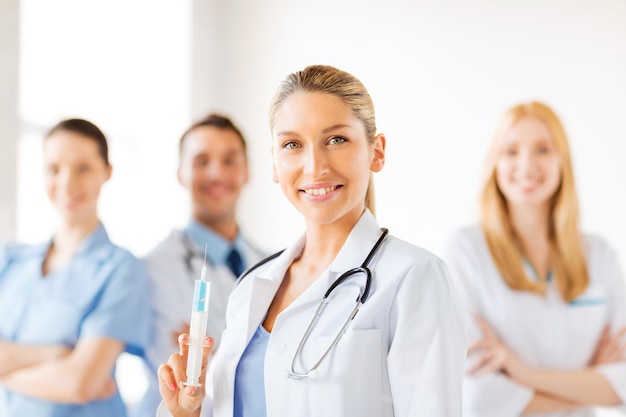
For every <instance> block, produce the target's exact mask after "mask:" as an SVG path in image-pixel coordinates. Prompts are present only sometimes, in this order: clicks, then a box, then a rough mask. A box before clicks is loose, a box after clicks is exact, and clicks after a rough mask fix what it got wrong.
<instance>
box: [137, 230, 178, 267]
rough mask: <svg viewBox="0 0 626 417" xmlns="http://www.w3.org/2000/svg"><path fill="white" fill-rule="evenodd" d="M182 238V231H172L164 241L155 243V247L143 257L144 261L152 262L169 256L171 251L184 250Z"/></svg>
mask: <svg viewBox="0 0 626 417" xmlns="http://www.w3.org/2000/svg"><path fill="white" fill-rule="evenodd" d="M184 238H185V237H184V236H183V231H182V230H178V229H175V230H172V231H171V232H170V233H169V234H168V235H167V237H165V239H163V240H162V241H160V242H159V243H157V245H156V246H155V247H154V248H153V249H152V250H151V251H150V252H148V253H147V254H146V255H145V256H144V259H146V260H148V261H152V260H157V259H159V258H161V257H163V256H168V255H170V256H171V254H172V252H173V251H174V252H178V251H180V250H182V249H184V243H183V239H184Z"/></svg>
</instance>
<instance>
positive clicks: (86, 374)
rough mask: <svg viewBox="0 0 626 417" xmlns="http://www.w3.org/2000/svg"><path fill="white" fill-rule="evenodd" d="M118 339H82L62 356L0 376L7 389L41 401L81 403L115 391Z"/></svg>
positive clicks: (102, 397)
mask: <svg viewBox="0 0 626 417" xmlns="http://www.w3.org/2000/svg"><path fill="white" fill-rule="evenodd" d="M123 349H124V344H123V343H122V342H120V341H117V340H113V339H105V338H85V339H82V340H80V341H79V342H78V344H77V345H76V347H75V348H74V349H73V350H72V352H71V353H70V354H69V355H67V356H65V357H62V358H57V359H54V360H51V361H47V362H43V363H40V364H37V365H33V366H30V367H26V368H21V369H18V370H16V371H14V372H11V373H10V374H8V375H5V376H2V377H0V384H1V385H3V386H4V387H6V388H7V389H9V390H11V391H15V392H19V393H22V394H25V395H28V396H31V397H35V398H38V399H41V400H46V401H54V402H59V403H71V404H84V403H88V402H90V401H94V400H98V399H104V398H107V397H110V396H111V395H113V394H114V393H115V390H116V387H115V382H114V380H113V377H112V371H113V367H114V366H115V360H116V359H117V357H118V355H119V354H120V353H121V352H122V350H123Z"/></svg>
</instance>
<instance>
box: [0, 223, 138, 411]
mask: <svg viewBox="0 0 626 417" xmlns="http://www.w3.org/2000/svg"><path fill="white" fill-rule="evenodd" d="M50 244H51V242H47V243H45V244H41V245H14V246H7V247H0V318H1V319H0V340H3V341H8V342H13V343H18V344H61V345H66V346H69V347H73V346H75V345H76V344H77V342H78V340H79V339H80V338H86V337H91V338H110V339H115V340H119V341H121V342H123V343H125V345H126V348H125V350H126V351H127V352H129V353H131V354H135V355H143V351H144V347H145V346H147V344H148V343H149V337H150V335H149V331H150V330H149V329H150V326H149V322H148V320H149V316H150V310H149V303H148V291H149V283H148V276H147V272H146V270H145V267H144V266H143V263H142V262H141V261H140V260H138V259H137V258H135V257H134V256H133V255H132V254H131V253H130V252H128V251H126V250H124V249H121V248H119V247H118V246H115V245H114V244H112V243H111V241H110V240H109V237H108V235H107V233H106V231H105V229H104V227H103V226H102V225H100V226H99V227H98V228H97V229H96V230H94V231H93V232H92V233H91V234H90V235H89V236H87V237H85V239H84V240H83V242H82V243H81V245H80V247H79V249H78V250H77V252H76V253H75V254H74V256H73V258H72V259H71V261H70V262H69V264H68V265H67V266H65V267H64V268H63V269H61V270H59V271H55V272H53V273H50V274H48V275H46V276H45V277H44V276H42V265H43V261H44V259H45V256H46V253H47V251H48V249H49V247H50ZM112 374H113V370H112ZM0 416H37V417H61V416H63V417H67V416H72V417H82V416H85V417H87V416H89V417H99V416H103V417H104V416H107V417H108V416H120V417H124V416H126V409H125V405H124V403H123V402H122V399H121V397H120V395H119V392H118V393H116V394H115V395H114V396H112V397H111V398H108V399H106V400H102V401H95V402H91V403H88V404H83V405H78V404H58V403H52V402H49V401H42V400H39V399H36V398H32V397H28V396H25V395H21V394H18V393H15V392H11V391H8V390H6V389H3V388H2V387H0Z"/></svg>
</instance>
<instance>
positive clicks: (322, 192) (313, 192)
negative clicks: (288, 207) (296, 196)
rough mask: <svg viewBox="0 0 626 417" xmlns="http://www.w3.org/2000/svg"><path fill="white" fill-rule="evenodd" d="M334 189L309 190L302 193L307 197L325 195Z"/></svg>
mask: <svg viewBox="0 0 626 417" xmlns="http://www.w3.org/2000/svg"><path fill="white" fill-rule="evenodd" d="M335 189H337V187H324V188H309V189H306V190H304V192H305V193H307V194H308V195H326V194H327V193H330V192H331V191H334V190H335Z"/></svg>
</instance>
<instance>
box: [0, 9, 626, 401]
mask: <svg viewBox="0 0 626 417" xmlns="http://www.w3.org/2000/svg"><path fill="white" fill-rule="evenodd" d="M309 64H329V65H333V66H336V67H339V68H341V69H344V70H346V71H348V72H351V73H353V74H354V75H356V76H357V77H358V78H360V79H361V81H362V82H363V83H364V84H365V86H366V87H367V88H368V90H369V92H370V94H371V95H372V97H373V99H374V104H375V107H376V112H377V124H378V129H379V131H380V132H383V133H385V134H386V135H387V140H388V142H387V146H388V152H387V165H386V167H385V169H384V170H383V171H382V172H381V173H380V174H378V175H377V176H376V194H377V211H378V215H377V217H378V219H379V222H380V224H381V225H383V226H386V227H389V229H390V231H391V233H393V234H395V235H397V236H399V237H401V238H403V239H405V240H408V241H411V242H413V243H416V244H418V245H421V246H424V247H427V248H429V249H431V250H432V251H434V252H435V253H438V252H439V251H440V249H441V246H442V243H443V241H444V240H445V239H446V237H447V236H448V234H449V233H450V232H451V231H452V230H453V229H456V228H457V227H460V226H463V225H465V224H468V223H471V222H473V221H475V220H476V216H477V203H476V202H477V193H478V188H479V182H480V178H481V173H482V165H483V161H484V158H485V153H486V146H487V142H488V140H489V138H490V135H491V134H492V132H493V129H494V128H495V124H496V122H497V120H498V117H499V115H500V114H501V113H502V112H503V111H504V110H505V109H506V108H508V107H509V106H511V105H514V104H516V103H518V102H520V101H523V100H531V99H533V100H541V101H544V102H545V103H547V104H548V105H550V106H552V107H553V108H554V109H555V110H556V112H557V113H558V114H559V116H560V117H561V119H562V121H563V122H564V125H565V127H566V130H567V133H568V134H569V138H570V141H571V147H572V151H573V158H574V168H575V174H576V181H577V186H578V192H579V197H580V200H581V209H582V226H583V229H584V230H586V231H589V232H593V233H598V234H601V235H603V236H604V237H605V238H606V239H607V240H608V241H609V242H610V243H611V244H612V245H613V247H614V248H615V249H616V250H617V251H618V252H619V254H620V258H621V260H622V265H625V264H626V262H625V260H626V222H625V221H624V219H623V217H624V215H625V214H626V163H625V160H626V1H622V0H596V1H593V2H589V1H586V0H547V1H546V0H437V1H435V0H421V1H420V0H415V1H400V0H386V1H384V2H383V1H374V0H344V1H337V0H332V1H331V0H317V1H314V2H303V1H294V0H266V1H253V0H107V1H95V0H94V1H81V0H55V1H54V2H50V1H45V0H22V1H17V0H0V83H1V84H0V85H1V88H0V242H2V241H10V240H16V239H17V240H21V241H27V242H37V241H42V240H45V239H47V238H48V237H49V235H50V234H51V233H52V231H53V230H54V228H55V217H54V214H53V212H52V209H51V208H50V207H49V205H48V203H47V200H46V197H45V193H44V189H43V182H42V175H41V171H42V170H41V138H42V135H43V133H44V132H45V131H46V130H47V129H48V128H49V127H51V126H52V125H53V124H55V123H56V122H57V121H59V120H60V119H61V118H67V117H81V118H86V119H89V120H91V121H93V122H95V123H96V124H97V125H98V126H100V127H101V128H102V129H103V130H104V132H105V134H106V135H107V136H108V138H109V140H110V146H111V160H112V164H113V166H114V172H113V178H112V180H111V181H110V182H109V183H108V184H107V186H106V187H105V189H104V192H103V195H102V198H101V203H102V205H101V208H100V209H101V217H102V220H103V222H104V223H105V225H106V226H107V229H108V231H109V234H110V236H111V238H112V240H113V241H114V242H116V243H118V244H120V245H121V246H125V247H127V248H128V249H130V250H131V251H133V252H134V253H135V254H136V255H138V256H141V255H143V254H145V253H146V252H147V251H148V250H150V249H151V248H152V247H153V246H154V245H155V244H156V243H157V242H158V241H159V240H161V239H162V238H163V237H165V235H166V234H167V233H168V232H169V230H170V229H171V228H172V227H175V226H180V225H182V224H184V223H185V221H186V220H187V216H188V207H189V205H188V201H187V197H186V194H185V193H184V192H183V190H182V189H181V187H180V186H179V185H178V183H177V181H176V173H175V171H176V163H177V141H178V138H179V136H180V134H181V133H182V132H183V131H184V130H185V129H186V127H187V126H188V125H189V124H190V123H191V122H192V121H193V120H195V119H197V118H199V117H200V116H202V115H204V114H205V113H207V112H208V111H219V112H222V113H225V114H227V115H229V116H231V117H232V119H233V120H234V121H235V123H236V124H238V125H239V126H240V127H241V129H242V131H243V133H244V135H245V136H246V138H247V140H248V144H249V152H250V154H249V156H250V164H251V181H250V184H249V186H248V187H247V189H246V191H245V193H244V195H243V199H242V201H241V206H240V211H239V213H240V219H241V224H242V227H243V229H244V232H245V233H246V234H247V235H248V236H249V237H250V238H251V240H252V241H254V242H256V243H257V244H258V245H259V246H261V247H264V248H265V249H266V250H267V251H273V250H277V249H280V248H282V247H284V246H285V245H287V244H288V243H289V242H290V241H291V240H292V239H293V238H294V237H296V236H297V235H299V234H300V233H301V231H302V230H303V224H301V220H300V218H299V217H300V216H299V215H298V214H297V213H296V212H295V210H294V209H293V208H292V207H291V206H290V205H289V204H288V202H287V201H286V200H285V199H284V198H283V196H282V194H281V192H280V189H279V188H278V186H277V185H275V184H273V183H272V181H271V164H272V162H271V155H270V147H271V137H270V133H269V127H268V120H267V119H268V118H267V113H268V105H269V102H270V100H271V98H272V95H273V93H274V91H275V89H276V87H277V86H278V84H279V82H280V81H281V80H282V79H283V78H284V77H285V76H286V75H287V74H288V73H290V72H293V71H297V70H300V69H302V68H304V67H305V66H307V65H309ZM120 372H125V373H124V374H123V375H122V378H121V380H122V388H123V390H124V393H125V395H126V397H127V398H128V399H129V401H131V402H132V401H135V399H136V398H137V397H138V396H140V395H141V392H142V389H143V385H142V383H143V382H142V381H141V378H140V374H139V373H138V372H137V369H136V368H133V364H130V365H128V364H127V365H125V366H121V367H120Z"/></svg>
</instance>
